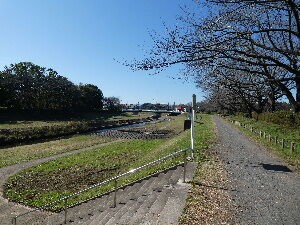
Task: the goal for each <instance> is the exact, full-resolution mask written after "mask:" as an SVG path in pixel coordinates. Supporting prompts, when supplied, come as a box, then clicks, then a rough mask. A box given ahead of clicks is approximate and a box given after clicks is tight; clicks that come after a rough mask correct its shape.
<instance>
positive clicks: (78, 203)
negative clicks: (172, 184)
mask: <svg viewBox="0 0 300 225" xmlns="http://www.w3.org/2000/svg"><path fill="white" fill-rule="evenodd" d="M180 165H184V162H180V163H178V164H174V165H173V166H171V167H168V168H167V169H163V170H159V171H158V172H155V173H152V174H150V175H148V176H145V177H143V178H141V179H139V180H136V181H133V182H130V183H127V184H125V185H122V186H119V187H118V190H120V189H123V188H125V187H128V186H130V185H132V184H135V183H137V182H139V181H142V180H145V179H149V178H150V177H153V176H155V175H157V174H160V173H162V172H165V171H168V170H170V169H173V168H175V167H178V166H180ZM113 192H114V189H111V190H109V191H107V192H105V193H102V194H99V195H95V196H93V197H91V198H88V199H85V200H84V201H81V202H77V203H75V204H73V205H69V208H71V207H74V206H78V205H80V204H82V203H85V202H88V201H90V200H93V199H96V198H99V197H102V196H104V195H107V194H111V193H113Z"/></svg>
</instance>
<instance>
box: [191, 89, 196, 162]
mask: <svg viewBox="0 0 300 225" xmlns="http://www.w3.org/2000/svg"><path fill="white" fill-rule="evenodd" d="M195 110H196V95H195V94H193V101H192V115H191V120H192V121H191V149H192V158H194V153H195V150H194V147H195V144H194V132H195V131H194V130H195V129H194V126H195Z"/></svg>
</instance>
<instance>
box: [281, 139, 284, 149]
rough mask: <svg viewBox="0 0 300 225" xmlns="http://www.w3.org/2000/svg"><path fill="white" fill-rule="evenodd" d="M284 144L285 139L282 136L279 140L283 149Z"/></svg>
mask: <svg viewBox="0 0 300 225" xmlns="http://www.w3.org/2000/svg"><path fill="white" fill-rule="evenodd" d="M284 146H285V139H284V138H283V139H282V141H281V148H282V149H284Z"/></svg>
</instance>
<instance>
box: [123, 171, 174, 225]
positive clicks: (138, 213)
mask: <svg viewBox="0 0 300 225" xmlns="http://www.w3.org/2000/svg"><path fill="white" fill-rule="evenodd" d="M174 174H175V172H174V170H169V171H168V172H167V173H166V174H164V176H163V177H161V179H159V180H157V182H154V183H153V185H152V186H151V187H149V188H148V194H149V196H147V198H146V199H145V200H144V201H143V202H141V203H136V204H135V205H134V206H133V207H132V209H131V210H128V212H127V213H126V214H124V215H123V216H122V217H121V218H120V221H119V223H117V224H132V223H133V224H137V222H136V221H138V220H141V219H143V217H144V216H145V214H146V213H147V212H148V211H149V208H151V205H152V204H153V202H155V201H156V199H157V196H158V195H160V194H161V192H162V190H163V185H164V183H165V182H166V181H168V180H172V179H174V176H175V175H174Z"/></svg>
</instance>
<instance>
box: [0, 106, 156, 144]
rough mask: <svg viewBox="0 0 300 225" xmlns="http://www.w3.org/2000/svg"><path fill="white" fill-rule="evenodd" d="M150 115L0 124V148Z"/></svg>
mask: <svg viewBox="0 0 300 225" xmlns="http://www.w3.org/2000/svg"><path fill="white" fill-rule="evenodd" d="M150 115H151V113H148V112H145V113H144V112H142V113H139V114H138V115H134V114H132V113H121V114H119V115H102V114H92V115H91V116H88V115H86V116H85V117H82V118H73V119H72V118H68V119H66V120H48V121H42V120H35V121H33V120H32V121H31V120H26V121H18V120H15V121H10V122H7V121H6V122H4V123H0V146H4V147H6V146H8V145H10V146H16V145H19V144H24V143H32V142H33V141H40V140H45V139H48V140H49V139H54V138H57V137H61V136H67V135H74V134H76V133H84V132H87V131H91V130H95V129H98V128H101V127H102V126H103V125H105V124H108V123H109V124H114V123H115V124H116V123H117V122H114V121H118V120H122V121H126V120H135V119H142V118H147V117H149V116H150Z"/></svg>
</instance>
